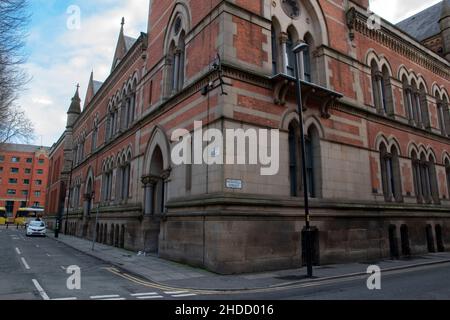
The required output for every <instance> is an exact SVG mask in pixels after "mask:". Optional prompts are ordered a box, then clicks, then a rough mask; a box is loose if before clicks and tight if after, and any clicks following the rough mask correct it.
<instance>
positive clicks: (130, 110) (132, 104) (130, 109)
mask: <svg viewBox="0 0 450 320" xmlns="http://www.w3.org/2000/svg"><path fill="white" fill-rule="evenodd" d="M129 92H130V93H129V97H128V102H127V120H126V128H129V127H130V126H131V125H132V124H133V122H134V117H135V114H136V84H135V85H134V86H133V88H130V90H129Z"/></svg>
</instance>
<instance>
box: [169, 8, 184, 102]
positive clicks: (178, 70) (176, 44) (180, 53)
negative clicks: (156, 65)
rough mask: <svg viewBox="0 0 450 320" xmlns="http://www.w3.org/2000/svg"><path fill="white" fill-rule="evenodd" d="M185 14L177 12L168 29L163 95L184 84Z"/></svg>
mask: <svg viewBox="0 0 450 320" xmlns="http://www.w3.org/2000/svg"><path fill="white" fill-rule="evenodd" d="M185 20H186V19H185V16H184V15H183V14H180V13H177V16H176V17H175V19H174V20H173V21H174V22H173V24H172V26H171V27H170V29H169V34H170V37H169V38H168V39H167V43H166V44H165V46H166V50H165V53H166V58H167V59H166V61H167V64H166V66H165V77H166V79H167V82H166V83H167V85H166V86H165V94H164V95H165V96H166V97H169V96H171V95H173V94H176V93H178V92H179V91H180V90H181V89H183V86H184V77H185V74H184V73H185V61H186V57H185V56H186V52H185V51H186V42H185V36H186V32H187V31H188V30H187V25H186V22H185Z"/></svg>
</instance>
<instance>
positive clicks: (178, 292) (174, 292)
mask: <svg viewBox="0 0 450 320" xmlns="http://www.w3.org/2000/svg"><path fill="white" fill-rule="evenodd" d="M188 292H189V291H166V292H164V293H165V294H168V295H173V294H183V293H188Z"/></svg>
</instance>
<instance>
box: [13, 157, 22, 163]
mask: <svg viewBox="0 0 450 320" xmlns="http://www.w3.org/2000/svg"><path fill="white" fill-rule="evenodd" d="M11 162H13V163H19V162H20V157H12V158H11Z"/></svg>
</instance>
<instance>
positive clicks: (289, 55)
mask: <svg viewBox="0 0 450 320" xmlns="http://www.w3.org/2000/svg"><path fill="white" fill-rule="evenodd" d="M294 41H295V38H294V32H293V31H292V30H288V32H287V38H286V52H285V56H286V74H287V75H289V76H291V77H294V76H295V54H294V46H295V43H294Z"/></svg>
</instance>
